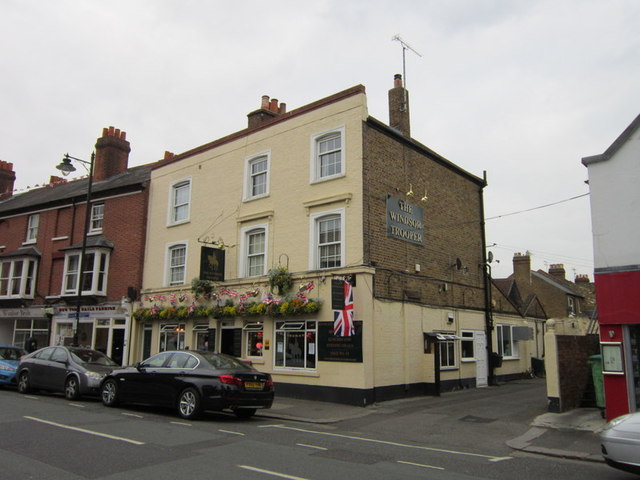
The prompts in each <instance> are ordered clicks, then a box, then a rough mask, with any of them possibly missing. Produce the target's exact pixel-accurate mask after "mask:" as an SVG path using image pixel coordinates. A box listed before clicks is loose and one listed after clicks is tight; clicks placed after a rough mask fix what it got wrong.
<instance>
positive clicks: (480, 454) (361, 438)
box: [273, 425, 499, 460]
mask: <svg viewBox="0 0 640 480" xmlns="http://www.w3.org/2000/svg"><path fill="white" fill-rule="evenodd" d="M273 428H281V429H283V430H293V431H295V432H303V433H314V434H316V435H326V436H328V437H338V438H347V439H349V440H360V441H362V442H370V443H379V444H382V445H391V446H394V447H403V448H413V449H416V450H428V451H430V452H440V453H450V454H452V455H466V456H469V457H480V458H486V459H489V460H492V459H496V458H499V457H495V456H493V455H484V454H482V453H470V452H459V451H457V450H447V449H444V448H433V447H425V446H423V445H408V444H406V443H398V442H390V441H388V440H376V439H374V438H366V437H356V436H354V435H344V434H341V433H331V432H319V431H317V430H307V429H304V428H296V427H288V426H285V425H274V426H273Z"/></svg>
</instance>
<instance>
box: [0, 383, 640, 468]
mask: <svg viewBox="0 0 640 480" xmlns="http://www.w3.org/2000/svg"><path fill="white" fill-rule="evenodd" d="M522 395H523V396H524V395H526V390H523V392H522ZM499 397H500V394H499V393H498V394H497V397H494V398H493V399H492V400H489V397H488V398H487V404H493V408H498V409H500V405H499V402H500V401H505V402H506V401H507V400H509V399H511V400H513V399H512V398H511V397H509V398H505V399H502V400H500V398H499ZM456 398H460V400H459V401H457V400H454V401H451V399H448V400H447V401H446V402H443V403H442V404H436V405H434V406H431V407H430V408H428V409H426V410H425V409H421V408H417V407H416V405H415V403H412V402H407V403H404V404H403V403H396V404H394V406H393V408H389V409H387V411H385V409H381V410H380V411H379V412H378V413H376V415H374V416H367V417H363V418H360V419H352V420H347V421H343V422H339V423H335V424H330V425H315V424H308V423H298V422H292V421H284V420H276V419H268V418H262V417H254V418H252V419H250V420H239V419H237V418H236V417H235V416H233V415H225V414H207V415H206V416H205V417H204V418H203V419H202V420H199V421H195V422H185V421H182V420H181V419H179V418H178V417H177V416H175V414H174V413H173V412H172V411H165V410H158V409H151V408H142V407H140V408H115V409H110V408H106V407H104V406H103V405H102V404H101V403H100V402H99V401H98V400H97V399H84V400H81V401H77V402H69V401H67V400H65V399H64V397H62V396H59V395H47V394H44V395H43V394H40V395H21V394H19V393H17V392H16V391H15V390H10V389H4V390H1V389H0V479H7V480H9V479H10V480H22V479H31V478H33V479H53V480H56V479H61V480H62V479H64V480H74V479H109V480H119V479H132V478H135V479H136V480H145V479H150V480H151V479H153V480H162V479H174V478H191V479H247V480H259V479H278V478H282V479H294V480H298V479H305V480H307V479H308V480H337V479H349V480H359V479H367V480H378V479H380V480H382V479H385V480H389V479H403V480H404V479H425V478H429V479H471V478H488V479H489V478H490V479H505V480H506V479H508V480H512V479H513V478H514V475H515V476H517V477H518V478H519V479H529V478H531V479H540V478H545V477H555V478H562V479H580V480H584V479H585V478H589V479H624V478H637V477H635V476H632V475H627V474H625V473H624V472H618V471H616V470H614V469H611V468H610V467H608V466H606V465H604V464H600V463H593V462H579V461H569V460H562V459H558V458H551V457H542V456H535V455H526V454H522V453H518V452H514V451H512V450H511V449H509V448H508V447H507V446H506V445H505V443H504V442H505V440H506V439H508V438H509V437H510V436H511V435H514V436H515V435H519V434H521V433H522V429H523V428H525V427H526V419H525V416H526V414H525V412H521V411H520V410H519V408H515V409H514V408H512V409H511V411H512V412H513V413H512V414H511V415H512V421H507V422H502V421H487V418H488V417H483V416H482V412H483V407H482V404H483V402H482V401H480V400H477V399H476V403H477V404H478V406H479V407H480V408H478V409H476V410H475V411H474V412H475V414H474V415H468V418H466V417H462V418H463V419H464V418H466V420H464V421H459V420H458V419H459V418H460V417H459V415H457V414H456V415H454V417H456V421H455V422H453V421H452V420H451V418H453V417H452V416H451V415H449V413H450V412H454V411H456V409H459V410H460V411H467V409H468V405H464V403H465V400H464V396H462V395H461V396H459V397H456ZM525 403H526V402H525ZM487 408H488V407H487ZM523 408H525V409H527V408H528V407H523ZM503 410H505V409H503ZM498 424H499V425H498Z"/></svg>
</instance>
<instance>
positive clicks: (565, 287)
mask: <svg viewBox="0 0 640 480" xmlns="http://www.w3.org/2000/svg"><path fill="white" fill-rule="evenodd" d="M531 275H532V276H535V277H537V278H539V279H541V280H543V281H545V282H547V283H550V284H551V285H554V286H555V287H556V288H558V289H560V290H562V291H563V292H564V293H566V294H568V295H573V296H574V297H582V294H581V293H580V292H579V291H578V290H576V289H575V288H574V285H575V284H574V283H573V282H571V281H569V280H566V279H560V278H558V277H554V276H553V275H550V274H548V273H547V272H545V271H543V270H538V271H532V272H531Z"/></svg>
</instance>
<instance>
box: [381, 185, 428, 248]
mask: <svg viewBox="0 0 640 480" xmlns="http://www.w3.org/2000/svg"><path fill="white" fill-rule="evenodd" d="M387 236H388V237H392V238H397V239H398V240H404V241H405V242H409V243H414V244H416V245H424V209H423V208H422V207H419V206H418V205H413V204H411V203H409V202H406V201H404V200H401V199H399V198H395V197H392V196H391V195H387Z"/></svg>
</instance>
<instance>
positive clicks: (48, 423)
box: [24, 416, 144, 445]
mask: <svg viewBox="0 0 640 480" xmlns="http://www.w3.org/2000/svg"><path fill="white" fill-rule="evenodd" d="M24 418H26V419H27V420H33V421H34V422H40V423H46V424H47V425H52V426H54V427H60V428H65V429H67V430H73V431H75V432H80V433H88V434H89V435H95V436H97V437H104V438H109V439H111V440H118V441H120V442H127V443H132V444H134V445H144V442H139V441H137V440H131V439H130V438H124V437H116V436H115V435H109V434H107V433H100V432H94V431H93V430H87V429H85V428H79V427H72V426H71V425H64V424H62V423H56V422H51V421H49V420H43V419H42V418H36V417H28V416H25V417H24Z"/></svg>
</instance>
